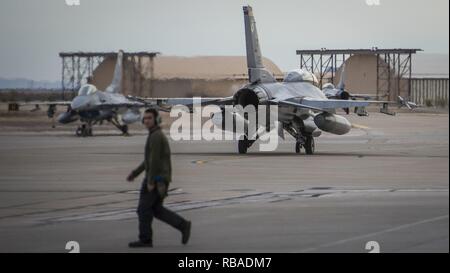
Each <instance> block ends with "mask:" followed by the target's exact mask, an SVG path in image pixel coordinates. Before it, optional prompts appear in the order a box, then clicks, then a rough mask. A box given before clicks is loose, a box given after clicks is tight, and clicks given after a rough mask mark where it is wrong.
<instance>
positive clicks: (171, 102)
mask: <svg viewBox="0 0 450 273" xmlns="http://www.w3.org/2000/svg"><path fill="white" fill-rule="evenodd" d="M127 98H128V99H130V100H135V101H138V102H141V103H144V104H146V105H147V106H157V107H159V108H160V109H161V110H164V109H165V110H168V109H170V108H171V107H173V106H176V105H185V106H187V107H189V109H191V108H192V107H193V106H194V102H195V103H199V105H201V106H206V105H211V104H214V105H230V104H232V103H233V100H234V99H233V97H232V96H231V97H209V98H200V97H199V98H193V97H190V98H141V97H133V96H128V97H127Z"/></svg>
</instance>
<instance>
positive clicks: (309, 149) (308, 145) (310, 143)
mask: <svg viewBox="0 0 450 273" xmlns="http://www.w3.org/2000/svg"><path fill="white" fill-rule="evenodd" d="M304 147H305V152H306V154H307V155H312V154H314V151H315V149H316V144H315V142H314V137H313V136H307V137H306V141H305V144H304Z"/></svg>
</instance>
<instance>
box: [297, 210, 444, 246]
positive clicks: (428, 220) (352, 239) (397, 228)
mask: <svg viewBox="0 0 450 273" xmlns="http://www.w3.org/2000/svg"><path fill="white" fill-rule="evenodd" d="M448 218H449V215H448V214H447V215H441V216H437V217H433V218H429V219H425V220H421V221H417V222H413V223H409V224H404V225H400V226H396V227H393V228H388V229H383V230H380V231H376V232H372V233H368V234H363V235H359V236H355V237H350V238H347V239H342V240H339V241H335V242H331V243H327V244H322V245H318V246H315V247H311V248H306V249H303V250H300V251H299V252H314V251H317V250H319V249H321V248H328V247H333V246H337V245H342V244H345V243H348V242H352V241H357V240H362V239H368V238H371V237H375V236H379V235H383V234H385V233H390V232H395V231H399V230H402V229H407V228H411V227H415V226H419V225H423V224H428V223H433V222H437V221H442V220H445V219H447V220H448Z"/></svg>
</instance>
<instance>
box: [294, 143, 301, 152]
mask: <svg viewBox="0 0 450 273" xmlns="http://www.w3.org/2000/svg"><path fill="white" fill-rule="evenodd" d="M301 149H302V144H301V143H300V142H298V141H297V142H296V143H295V153H296V154H299V153H300V152H301Z"/></svg>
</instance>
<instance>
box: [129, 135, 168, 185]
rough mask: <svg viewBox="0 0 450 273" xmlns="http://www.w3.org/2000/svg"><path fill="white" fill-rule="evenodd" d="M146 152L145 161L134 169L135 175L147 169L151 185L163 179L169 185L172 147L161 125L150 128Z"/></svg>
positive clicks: (148, 180)
mask: <svg viewBox="0 0 450 273" xmlns="http://www.w3.org/2000/svg"><path fill="white" fill-rule="evenodd" d="M144 153H145V157H144V161H143V162H142V163H141V164H140V165H139V167H137V168H136V169H135V170H134V171H133V176H134V177H136V176H138V175H140V174H141V173H142V172H143V171H145V175H146V178H147V183H148V184H149V185H155V182H158V180H161V181H163V182H165V183H166V186H168V185H169V183H170V181H172V164H171V160H170V147H169V142H168V140H167V138H166V136H165V135H164V133H163V132H162V130H161V128H160V127H159V126H157V127H155V128H153V129H151V130H150V133H149V135H148V137H147V142H146V144H145V151H144Z"/></svg>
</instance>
